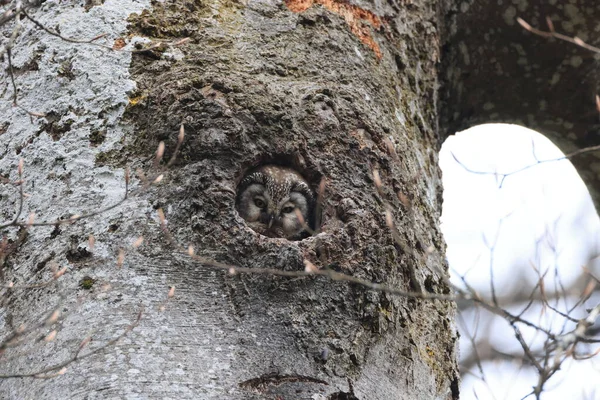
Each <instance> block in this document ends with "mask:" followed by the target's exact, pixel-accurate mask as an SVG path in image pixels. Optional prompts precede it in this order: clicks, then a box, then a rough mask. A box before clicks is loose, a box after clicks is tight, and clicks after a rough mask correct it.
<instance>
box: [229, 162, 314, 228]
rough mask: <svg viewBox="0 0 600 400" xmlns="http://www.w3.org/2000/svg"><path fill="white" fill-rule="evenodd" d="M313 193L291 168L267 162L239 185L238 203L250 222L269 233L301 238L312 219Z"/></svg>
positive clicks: (241, 213)
mask: <svg viewBox="0 0 600 400" xmlns="http://www.w3.org/2000/svg"><path fill="white" fill-rule="evenodd" d="M313 203H314V193H313V191H312V190H311V189H310V186H309V185H308V183H307V182H306V180H305V179H304V178H303V177H302V175H300V174H299V173H298V172H296V171H294V170H293V169H291V168H286V167H281V166H279V165H265V166H262V167H260V168H258V169H255V170H253V171H252V172H250V173H249V174H248V175H246V176H245V177H244V179H242V181H241V182H240V185H239V190H238V198H237V203H236V207H237V210H238V213H239V214H240V216H241V217H242V218H244V219H245V220H246V223H247V224H248V226H250V227H251V228H252V229H254V230H255V231H256V232H258V233H260V234H262V235H265V236H268V237H281V238H286V239H299V238H300V237H301V234H302V232H303V231H304V230H305V228H306V227H307V224H308V223H309V221H310V215H311V212H312V207H313Z"/></svg>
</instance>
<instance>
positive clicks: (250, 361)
mask: <svg viewBox="0 0 600 400" xmlns="http://www.w3.org/2000/svg"><path fill="white" fill-rule="evenodd" d="M66 8H67V7H66V6H64V5H59V4H45V5H44V6H43V7H42V8H41V9H40V10H39V11H37V13H36V16H37V17H38V18H39V19H40V20H43V21H44V22H45V23H46V24H48V26H50V27H52V26H53V25H55V24H56V23H59V25H60V29H61V32H62V33H65V32H68V33H69V34H70V35H71V36H74V35H78V36H85V37H94V36H96V35H98V34H100V33H105V32H109V35H108V37H107V39H106V40H107V43H108V44H109V45H112V44H113V43H120V40H125V41H132V42H135V41H138V42H141V41H140V40H139V39H131V37H134V38H140V37H141V38H147V39H150V40H152V42H153V43H155V44H156V43H157V42H159V41H160V42H162V44H161V45H157V46H153V47H152V48H151V49H150V50H143V51H142V50H140V51H138V52H136V53H134V54H133V57H132V60H131V66H130V69H129V72H127V69H126V68H127V65H128V63H129V60H130V53H128V52H127V51H126V50H106V49H103V48H98V47H94V46H90V45H73V44H68V43H64V42H62V41H60V40H59V39H58V38H50V37H48V35H47V34H45V33H44V32H41V31H39V30H36V29H35V28H34V27H33V26H29V27H28V29H30V31H28V32H29V34H28V35H22V36H21V37H20V39H19V42H18V43H17V45H16V46H15V49H14V54H15V66H16V68H18V69H19V71H23V74H22V75H20V76H18V80H17V81H18V84H19V86H20V88H21V92H20V93H19V96H20V103H21V104H22V105H24V106H25V107H27V108H35V107H37V109H36V111H39V112H44V113H45V114H46V117H45V118H41V119H35V120H33V122H30V121H29V120H28V119H29V116H27V115H26V114H25V113H23V112H22V111H20V110H18V109H10V108H9V107H7V106H6V105H3V109H2V113H1V115H3V116H5V118H4V119H5V120H6V121H8V125H7V128H6V132H5V133H4V134H3V135H2V137H1V138H2V140H3V142H4V143H7V145H6V146H5V149H4V150H3V151H4V156H3V159H2V161H1V164H0V165H1V168H2V173H3V174H5V175H10V176H11V177H12V178H16V165H17V164H18V158H19V157H22V158H23V159H24V160H25V174H24V177H25V179H26V186H25V191H26V192H27V193H29V194H31V197H30V198H28V199H27V200H26V202H25V211H24V212H23V213H22V216H21V220H26V219H27V215H28V213H29V212H35V213H36V219H40V220H50V221H53V220H54V219H56V218H61V217H62V218H68V217H69V216H71V215H73V214H82V213H85V212H86V211H92V210H97V209H103V207H106V206H108V205H110V204H112V203H113V202H115V201H118V199H119V196H120V194H121V193H122V192H123V191H124V190H125V188H124V175H125V172H124V171H125V168H126V167H127V166H129V167H130V168H131V170H132V171H134V170H137V169H139V170H143V171H146V176H148V177H150V176H152V172H156V168H155V169H153V166H152V164H153V160H152V158H153V157H152V156H153V153H154V151H155V149H156V147H157V145H158V143H159V141H164V142H165V143H166V149H167V150H166V157H167V159H168V157H170V156H171V155H172V154H173V152H174V149H175V147H176V141H177V139H176V138H177V134H178V130H179V126H180V125H181V124H183V125H184V126H185V129H186V138H185V141H184V143H183V146H182V148H181V151H180V152H179V154H178V156H177V159H176V162H175V164H174V165H173V166H172V167H171V168H170V169H169V170H168V172H167V173H166V175H165V178H164V179H163V181H162V182H161V183H160V184H158V185H153V186H151V187H150V189H148V190H146V191H141V193H137V194H135V195H134V194H132V195H131V196H130V199H129V200H128V201H126V202H125V203H124V204H123V205H122V206H120V207H117V208H114V209H111V210H107V211H104V212H103V213H101V214H100V215H99V216H95V217H91V218H86V219H84V220H82V221H81V222H77V223H76V224H74V225H65V226H61V227H58V228H55V227H47V228H38V227H31V228H29V236H28V237H27V239H26V241H24V242H22V243H19V244H20V247H19V249H18V251H16V252H14V253H12V254H11V255H10V256H9V258H8V261H7V262H6V263H5V266H4V271H5V274H6V276H5V281H6V282H8V281H13V282H17V283H35V282H39V281H42V280H43V278H44V277H47V276H48V274H49V272H48V269H49V268H50V266H51V265H52V263H56V264H57V265H59V266H66V267H67V268H68V273H66V274H65V275H64V276H63V277H61V278H60V279H58V280H57V283H56V284H53V285H50V286H48V287H43V288H40V289H34V290H27V291H24V292H17V291H16V290H11V291H10V292H9V293H8V294H7V296H8V301H6V302H5V311H4V312H3V314H2V319H0V322H1V324H2V325H0V326H1V327H2V329H3V332H5V334H7V333H8V332H11V331H12V330H14V329H17V328H16V327H18V326H20V325H21V324H26V325H27V326H30V325H32V324H33V323H34V322H35V321H39V320H40V319H41V320H44V315H45V314H44V313H45V312H47V311H48V310H50V311H51V310H52V309H53V307H54V306H55V305H58V306H59V308H60V311H61V317H60V318H59V320H58V321H57V322H55V323H48V325H47V327H45V328H44V329H43V331H44V332H43V334H46V333H47V332H50V331H52V330H53V329H56V330H57V331H58V334H57V338H56V340H54V341H52V342H49V343H46V342H44V341H42V342H35V341H31V342H30V343H27V344H25V345H23V346H21V347H20V350H23V349H27V350H28V351H30V352H29V353H28V354H27V356H26V357H23V356H20V357H15V358H10V359H9V361H7V362H6V363H4V364H3V367H2V368H3V370H2V371H1V372H0V373H2V374H9V373H13V374H14V373H27V372H29V371H36V370H40V369H44V368H45V367H48V366H53V365H56V364H57V363H60V362H61V361H63V360H65V359H68V358H69V356H70V355H71V354H72V353H73V351H76V349H77V348H78V347H79V343H80V341H81V340H82V339H84V338H85V337H86V336H88V335H91V336H92V337H93V340H92V342H91V343H90V344H89V345H88V346H89V349H90V350H93V349H94V348H97V347H98V346H101V345H103V344H105V343H107V341H109V340H110V339H111V338H114V337H116V336H118V335H119V334H121V332H123V331H124V330H126V329H127V327H128V326H129V325H130V324H131V322H132V321H133V320H135V315H136V314H137V313H138V312H139V310H140V309H143V313H142V319H141V321H140V323H139V325H137V326H136V327H135V328H134V329H133V331H132V332H130V333H129V334H128V335H127V336H125V337H124V338H123V339H121V340H120V341H119V342H118V343H117V344H115V345H114V346H110V347H109V348H107V349H106V350H105V351H101V352H98V353H97V354H94V355H92V356H90V357H88V358H86V359H83V360H80V361H76V362H74V363H72V364H69V366H68V369H67V371H66V373H65V374H64V375H61V376H59V377H57V378H54V379H49V380H44V379H37V380H36V379H31V378H23V379H24V380H21V379H4V380H2V381H0V393H3V395H2V397H3V398H15V399H16V398H67V397H68V398H175V397H176V398H187V399H198V398H201V399H224V398H227V399H253V398H256V399H263V398H264V399H361V400H362V399H396V398H401V399H430V398H440V399H457V398H458V372H457V366H456V359H455V358H456V339H457V337H456V331H455V326H454V322H453V318H454V312H455V307H454V305H453V304H452V303H449V302H446V301H440V300H422V299H418V298H412V297H401V296H394V295H392V294H389V293H386V292H383V291H372V290H368V289H367V288H365V287H363V286H361V285H355V284H348V283H345V282H336V281H332V280H330V279H326V278H323V277H303V278H296V279H290V278H286V277H278V276H273V275H271V274H267V275H256V274H234V275H231V274H228V273H227V270H220V269H215V268H214V267H211V266H210V265H208V264H209V263H202V262H197V261H195V260H194V259H192V258H191V257H189V256H188V255H187V254H185V253H182V252H181V251H180V250H179V249H178V248H177V246H175V245H174V243H173V242H170V241H169V240H167V237H166V236H165V234H164V232H162V231H161V228H160V221H159V218H158V217H157V216H156V215H157V210H158V209H161V210H163V211H164V214H165V217H166V221H165V223H166V225H167V226H168V228H169V231H170V232H171V234H172V237H173V240H174V241H175V242H176V243H178V244H179V245H181V246H182V247H184V248H187V247H188V245H191V246H193V248H194V249H195V252H196V253H197V254H198V255H200V256H202V257H205V258H206V259H210V260H214V261H216V262H220V263H224V264H229V265H232V266H237V267H247V268H251V269H258V268H271V269H275V270H278V271H289V272H293V271H300V272H301V271H303V270H304V268H305V267H304V262H305V260H308V261H310V262H312V263H313V264H314V265H316V266H317V267H319V268H328V269H331V270H334V271H337V272H341V273H344V274H348V275H351V276H354V277H357V278H361V279H366V280H369V281H373V282H377V283H384V284H386V285H389V286H392V287H396V288H399V289H403V290H406V291H415V292H419V291H422V292H423V293H426V294H444V293H448V292H449V289H448V286H447V285H446V283H445V274H446V262H445V259H444V251H445V244H444V241H443V239H442V236H441V232H440V229H439V214H440V211H441V179H440V171H439V168H438V165H437V157H438V156H437V153H438V150H439V143H440V136H439V134H438V130H437V111H436V96H437V94H436V88H437V78H436V74H437V70H436V65H437V62H438V61H439V60H438V43H439V36H438V32H437V29H436V27H437V25H438V21H437V18H438V10H437V2H436V1H433V0H427V1H425V0H424V1H419V2H415V3H412V2H400V3H397V2H388V3H376V4H371V3H363V2H357V3H345V2H333V1H329V0H323V1H321V0H320V1H316V2H307V1H301V0H289V1H288V2H287V3H281V2H278V1H255V2H254V1H253V2H240V3H236V2H229V1H224V0H210V1H194V0H184V1H174V0H170V1H165V2H155V3H153V6H152V8H151V9H145V10H143V11H142V10H141V7H140V5H139V3H135V2H127V1H119V2H116V3H112V2H109V1H107V2H105V3H104V4H103V5H102V6H98V7H92V8H91V9H90V10H89V11H88V12H87V13H86V12H85V11H84V9H81V10H79V9H74V10H65V9H66ZM133 12H137V13H138V14H132V15H131V16H130V17H129V26H128V31H127V32H125V31H123V30H120V29H123V28H124V25H123V24H124V20H125V17H126V15H128V14H129V13H133ZM66 15H68V16H69V18H66V17H65V16H66ZM78 19H81V21H79V22H78ZM58 21H60V22H58ZM102 24H104V25H102ZM82 26H85V27H86V28H85V29H87V30H88V31H84V30H83V28H82ZM86 34H87V36H86ZM184 38H189V40H188V41H187V42H186V41H182V39H184ZM109 39H110V40H109ZM119 39H120V40H119ZM28 41H32V43H37V47H36V48H35V50H32V48H31V46H30V47H26V46H27V43H28ZM141 46H142V47H143V46H146V48H147V47H148V44H145V45H144V44H142V45H141ZM116 47H119V46H116ZM34 61H35V62H36V63H37V64H38V70H27V69H26V68H27V67H26V66H27V65H30V64H31V63H32V62H34ZM65 62H67V65H64V63H65ZM68 65H70V67H69V68H68V70H69V71H71V72H72V73H71V75H69V76H72V79H71V78H69V77H64V76H63V75H64V70H65V68H66V67H67V66H68ZM61 68H62V69H61ZM61 71H63V72H62V74H63V75H61ZM131 80H133V81H135V83H136V89H135V90H133V85H132V83H131ZM57 82H58V83H57ZM50 88H54V89H53V90H54V91H53V92H51V93H48V94H47V95H45V96H44V97H41V99H42V101H39V100H38V101H37V102H34V99H36V98H40V97H36V96H42V93H44V92H46V91H50V90H51V89H50ZM126 96H127V97H126ZM4 97H5V99H7V98H9V97H10V93H8V92H5V94H4ZM11 118H12V119H11ZM21 145H22V146H21ZM17 148H18V150H17ZM266 163H276V164H282V165H286V166H289V167H293V168H294V169H296V170H297V171H299V172H300V173H301V174H303V176H304V177H305V178H306V179H307V180H308V181H309V182H310V183H311V185H312V186H313V188H314V189H315V190H316V191H318V188H319V185H320V182H322V181H324V182H326V184H325V190H324V192H323V193H322V194H323V196H322V206H321V208H320V213H321V214H322V215H321V218H320V219H321V221H322V224H320V226H318V227H317V229H318V233H317V234H315V235H312V236H310V237H308V238H305V239H303V240H299V241H288V240H285V239H278V238H267V237H264V236H261V235H259V234H258V233H256V232H254V231H253V230H251V229H250V228H249V227H247V226H246V225H245V223H244V220H243V219H241V218H240V217H239V215H238V214H237V212H236V210H235V198H236V189H237V183H238V182H239V181H240V180H241V178H242V177H243V175H244V173H245V172H246V171H248V170H249V169H251V168H252V167H255V166H257V165H261V164H266ZM375 170H376V171H378V172H377V173H376V174H378V175H379V177H380V178H379V179H380V180H381V185H380V188H379V190H378V189H377V188H376V186H377V185H376V184H379V182H376V179H375V178H374V171H375ZM148 171H150V173H149V172H148ZM139 176H140V175H139V174H138V178H136V179H134V180H133V181H132V184H131V187H130V190H138V191H139V190H140V188H142V187H143V186H144V185H143V179H142V178H139ZM5 199H6V201H5ZM17 205H18V193H15V192H11V195H10V196H7V197H4V196H3V203H2V213H3V217H4V219H7V220H9V219H10V218H11V216H12V215H13V210H14V208H15V207H16V206H17ZM386 211H389V215H390V216H388V217H387V218H386ZM390 221H391V222H392V223H393V226H392V224H391V223H390ZM6 234H7V235H8V236H10V237H11V238H14V237H15V235H18V231H17V230H16V228H10V229H7V230H6ZM90 234H92V235H93V236H94V238H95V245H94V246H93V248H91V246H90V241H89V239H88V236H89V235H90ZM139 236H143V238H144V243H143V245H142V246H140V247H138V248H133V247H132V243H133V242H134V241H135V240H136V238H137V237H139ZM119 254H121V255H119ZM123 255H124V258H122V256H123ZM121 260H123V262H122V265H121ZM86 279H87V280H86ZM89 279H91V280H89ZM86 282H87V283H86ZM90 286H91V287H90ZM170 286H174V287H175V288H176V290H175V296H174V297H173V298H171V299H169V300H168V301H167V292H168V290H169V289H168V288H169V287H170ZM51 322H52V321H51ZM42 336H43V335H42ZM84 353H85V352H84Z"/></svg>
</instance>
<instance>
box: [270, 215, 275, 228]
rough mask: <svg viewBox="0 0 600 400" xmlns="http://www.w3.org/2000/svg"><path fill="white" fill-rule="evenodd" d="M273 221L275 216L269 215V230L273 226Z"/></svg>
mask: <svg viewBox="0 0 600 400" xmlns="http://www.w3.org/2000/svg"><path fill="white" fill-rule="evenodd" d="M274 220H275V215H273V214H269V229H270V228H271V226H272V225H273V221H274Z"/></svg>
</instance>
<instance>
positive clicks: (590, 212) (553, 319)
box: [440, 124, 600, 400]
mask: <svg viewBox="0 0 600 400" xmlns="http://www.w3.org/2000/svg"><path fill="white" fill-rule="evenodd" d="M562 156H563V154H562V153H561V151H560V150H558V148H557V147H556V146H554V144H552V143H551V142H550V141H549V140H548V139H546V138H545V137H544V136H542V135H540V134H539V133H537V132H535V131H532V130H529V129H526V128H523V127H520V126H516V125H505V124H487V125H480V126H477V127H474V128H471V129H469V130H467V131H464V132H460V133H458V134H456V135H455V136H452V137H450V138H448V140H446V142H445V143H444V145H443V147H442V150H441V153H440V164H441V168H442V171H443V182H444V205H443V213H442V230H443V233H444V236H445V238H446V241H447V243H448V250H447V257H448V261H449V264H450V268H451V273H452V279H453V282H455V283H456V284H460V279H458V277H459V276H464V277H465V278H466V281H467V282H468V283H469V284H470V285H471V286H474V287H475V288H476V289H477V290H478V291H479V292H480V293H482V294H483V293H488V294H489V293H490V288H491V285H490V282H491V276H492V274H493V277H494V279H493V282H494V289H495V291H496V294H497V296H498V297H500V298H509V299H510V296H511V294H512V295H514V294H515V293H517V292H518V291H519V290H520V289H522V288H523V287H529V288H533V287H534V285H535V284H536V283H537V281H538V279H539V273H540V271H541V272H542V273H543V272H545V271H548V273H547V275H546V277H545V279H544V282H545V285H546V290H547V291H548V292H552V291H554V290H555V288H556V289H559V284H560V283H562V284H563V285H564V286H569V285H570V284H571V283H573V282H574V281H575V280H576V278H578V277H579V276H580V275H581V272H582V266H584V265H586V266H588V267H590V268H592V269H593V270H595V271H596V272H598V267H600V262H597V261H596V260H594V261H596V262H597V263H598V266H596V265H593V264H592V263H590V259H592V258H593V257H594V256H595V255H596V254H597V250H598V249H600V246H598V244H599V243H598V237H599V236H598V233H599V232H600V220H599V218H598V215H597V213H596V211H595V209H594V206H593V203H592V200H591V198H590V196H589V193H588V191H587V189H586V187H585V185H584V184H583V182H582V181H581V179H580V177H579V175H578V174H577V172H576V171H575V168H574V167H573V166H572V165H571V163H570V161H568V160H562V161H553V162H545V163H541V164H539V165H535V166H533V167H532V168H529V169H526V170H524V171H521V172H518V173H514V174H512V175H509V176H507V177H505V178H504V179H502V176H501V174H503V173H509V172H511V171H516V170H519V169H520V168H523V167H526V166H528V165H533V164H536V162H537V161H541V160H551V159H555V158H560V157H562ZM457 160H458V161H457ZM465 167H466V168H468V169H469V170H471V171H478V172H489V173H490V174H478V173H474V172H469V171H467V170H466V169H465ZM494 173H495V174H494ZM536 270H537V272H536ZM570 300H571V301H572V302H573V301H576V299H575V298H573V299H570ZM595 304H596V303H594V304H592V306H593V305H595ZM557 306H558V307H559V308H563V309H564V308H566V307H567V306H568V303H567V304H565V303H562V302H561V303H557ZM587 306H588V307H589V306H590V305H589V303H588V304H587ZM512 307H515V309H519V308H520V306H519V305H517V306H514V305H513V306H512ZM583 312H584V310H583V308H582V310H581V311H580V313H583ZM526 315H527V317H528V318H529V319H530V320H532V321H535V322H537V323H541V324H543V325H545V326H548V327H550V326H552V327H553V328H554V329H558V330H560V328H561V327H562V326H563V322H564V320H563V319H562V318H557V315H556V314H554V313H546V312H544V310H542V309H541V308H539V307H534V308H533V309H531V310H529V311H528V313H527V314H526ZM582 315H583V314H579V315H575V316H576V317H580V316H582ZM463 318H464V320H465V321H467V324H470V323H471V324H472V323H473V321H477V320H479V325H476V326H475V325H472V326H471V330H473V329H477V330H478V333H479V334H480V335H485V336H482V337H486V338H489V341H490V342H491V343H492V345H493V346H494V347H495V348H497V349H501V350H502V351H506V352H509V351H510V350H515V349H518V348H520V346H519V344H518V342H517V341H516V339H515V337H514V332H513V330H512V329H511V328H510V327H509V325H508V324H507V323H506V322H504V321H502V320H493V321H489V320H488V319H487V318H488V316H487V315H481V314H480V313H479V314H478V313H475V312H471V313H464V315H463ZM478 318H479V319H478ZM524 335H525V337H526V338H528V339H529V340H532V341H533V340H535V337H534V336H535V335H534V333H533V332H526V331H524ZM461 354H462V356H463V357H467V356H469V355H470V346H469V340H468V337H466V335H463V337H462V338H461ZM476 373H477V374H478V375H480V374H479V372H477V371H476ZM484 373H485V381H483V380H482V379H481V377H472V376H470V377H469V376H467V377H464V378H463V384H462V388H461V399H463V400H464V399H475V398H479V399H492V398H496V399H520V398H522V397H523V396H524V395H526V394H527V393H528V392H530V390H531V387H532V386H534V385H535V384H536V383H537V375H536V373H535V372H534V371H533V370H531V369H520V368H519V366H518V365H515V364H514V363H513V362H500V361H492V362H487V363H485V365H484ZM572 379H573V381H571V380H572ZM596 386H598V389H597V390H596V391H595V392H594V390H595V388H596ZM474 390H475V391H476V393H477V396H476V395H475V394H474ZM585 398H588V399H600V356H599V359H598V360H592V361H587V362H584V361H577V362H572V363H569V365H565V368H564V369H563V371H561V372H560V373H559V374H558V375H557V376H556V377H554V378H553V379H552V380H551V381H550V382H549V384H548V391H547V392H546V394H545V396H544V397H543V399H546V400H548V399H585Z"/></svg>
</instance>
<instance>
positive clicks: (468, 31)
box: [440, 0, 600, 208]
mask: <svg viewBox="0 0 600 400" xmlns="http://www.w3.org/2000/svg"><path fill="white" fill-rule="evenodd" d="M449 9H450V12H448V13H446V14H445V15H446V19H447V23H446V24H444V25H445V26H446V27H447V29H448V32H447V34H446V35H444V39H445V43H446V44H445V46H444V47H443V48H444V51H443V55H442V59H443V68H442V71H443V72H442V73H441V78H442V82H443V90H442V91H441V98H442V102H441V106H440V111H441V115H442V124H441V125H442V128H443V130H445V131H446V134H453V133H454V132H456V131H459V130H462V129H465V128H468V127H470V126H473V125H477V124H481V123H486V122H507V123H515V124H519V125H522V126H526V127H529V128H532V129H535V130H537V131H539V132H541V133H542V134H544V135H546V136H547V137H548V138H549V139H551V140H552V141H553V142H554V143H555V144H556V145H557V146H558V147H559V148H560V149H561V150H562V151H563V152H565V153H570V152H573V151H576V150H578V149H581V148H584V147H589V146H596V145H598V144H600V131H599V128H600V125H599V124H598V111H597V110H596V104H595V96H596V94H597V93H598V61H597V60H598V55H597V54H594V53H593V52H590V51H589V50H585V49H583V48H581V47H578V46H576V45H574V44H571V43H567V42H564V41H559V40H556V39H548V38H544V37H540V36H536V35H533V34H531V33H529V32H527V31H526V30H525V29H523V28H522V27H521V26H520V25H519V24H518V23H517V21H516V18H517V17H521V18H522V19H524V20H525V21H527V22H528V23H529V24H531V25H532V26H533V27H537V28H538V29H541V30H545V31H547V30H548V29H549V28H548V25H547V23H546V17H549V18H550V19H551V20H552V22H553V25H554V28H555V30H556V31H557V32H560V33H562V34H565V35H567V36H570V37H578V38H580V39H582V40H584V41H586V42H588V43H589V44H592V45H597V44H598V43H600V35H599V34H598V20H599V18H600V3H598V2H597V1H595V0H572V1H561V0H558V1H541V0H540V1H512V2H511V1H497V2H496V1H490V2H487V1H486V2H480V1H464V2H457V3H456V4H454V5H453V7H449ZM598 154H600V153H598V152H593V153H586V154H583V155H580V156H577V157H574V158H573V159H572V160H571V161H572V162H573V164H574V165H575V167H576V168H577V170H578V172H579V174H580V175H581V177H582V178H583V180H584V182H586V184H587V185H588V189H589V190H590V193H591V195H592V198H593V199H594V202H595V204H596V208H598V206H599V205H600V173H599V172H600V160H599V155H598Z"/></svg>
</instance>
